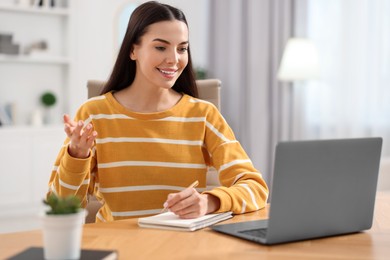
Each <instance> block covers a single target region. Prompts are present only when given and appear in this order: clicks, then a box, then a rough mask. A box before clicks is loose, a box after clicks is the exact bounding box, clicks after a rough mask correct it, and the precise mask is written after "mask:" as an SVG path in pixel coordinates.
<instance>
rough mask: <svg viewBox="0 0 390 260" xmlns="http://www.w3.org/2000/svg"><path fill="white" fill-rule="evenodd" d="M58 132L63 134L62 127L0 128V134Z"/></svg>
mask: <svg viewBox="0 0 390 260" xmlns="http://www.w3.org/2000/svg"><path fill="white" fill-rule="evenodd" d="M44 132H58V133H64V135H65V132H64V126H63V125H61V124H52V125H42V126H32V125H3V126H0V134H4V133H13V134H15V133H44Z"/></svg>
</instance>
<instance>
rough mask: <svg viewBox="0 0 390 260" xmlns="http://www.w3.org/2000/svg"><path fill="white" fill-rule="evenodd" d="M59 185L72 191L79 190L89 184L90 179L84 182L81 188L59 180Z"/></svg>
mask: <svg viewBox="0 0 390 260" xmlns="http://www.w3.org/2000/svg"><path fill="white" fill-rule="evenodd" d="M59 183H60V185H61V186H62V187H65V188H67V189H70V190H78V189H80V187H81V186H83V185H87V184H89V179H86V180H84V181H83V182H82V183H81V185H80V186H75V185H70V184H68V183H65V182H63V181H62V180H59Z"/></svg>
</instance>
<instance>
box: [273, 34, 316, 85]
mask: <svg viewBox="0 0 390 260" xmlns="http://www.w3.org/2000/svg"><path fill="white" fill-rule="evenodd" d="M318 77H319V62H318V51H317V48H316V46H315V45H314V44H313V43H312V42H311V41H310V40H308V39H303V38H291V39H289V40H288V41H287V44H286V48H285V49H284V53H283V57H282V62H281V64H280V67H279V71H278V79H279V80H281V81H296V80H308V79H316V78H318Z"/></svg>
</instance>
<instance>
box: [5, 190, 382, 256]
mask: <svg viewBox="0 0 390 260" xmlns="http://www.w3.org/2000/svg"><path fill="white" fill-rule="evenodd" d="M267 211H268V209H267V208H266V209H263V210H260V211H257V212H254V213H248V214H243V215H236V216H234V218H232V219H229V220H227V221H225V222H224V223H231V222H239V221H247V220H256V219H265V218H267ZM82 243H83V244H82V247H83V248H87V249H115V250H117V251H118V253H119V259H240V260H241V259H286V258H287V257H288V259H390V258H389V257H390V192H378V194H377V199H376V205H375V214H374V221H373V226H372V228H371V229H370V230H367V231H365V232H361V233H356V234H350V235H344V236H336V237H329V238H321V239H315V240H307V241H301V242H294V243H288V244H282V245H274V246H264V245H259V244H256V243H253V242H250V241H246V240H242V239H239V238H235V237H230V236H227V235H224V234H220V233H217V232H214V231H212V230H211V229H209V228H205V229H202V230H198V231H195V232H180V231H168V230H157V229H145V228H140V227H138V225H137V219H129V220H121V221H114V222H110V223H94V224H86V225H84V229H83V242H82ZM31 246H42V232H41V231H40V230H35V231H28V232H18V233H9V234H0V259H4V258H7V257H10V256H12V255H14V254H16V253H18V252H20V251H22V250H24V249H26V248H28V247H31Z"/></svg>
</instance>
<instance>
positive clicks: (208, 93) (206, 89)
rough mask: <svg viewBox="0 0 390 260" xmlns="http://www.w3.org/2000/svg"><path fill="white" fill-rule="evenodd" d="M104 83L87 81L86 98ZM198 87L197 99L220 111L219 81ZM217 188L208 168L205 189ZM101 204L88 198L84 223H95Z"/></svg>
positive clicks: (213, 173)
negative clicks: (207, 102) (210, 104)
mask: <svg viewBox="0 0 390 260" xmlns="http://www.w3.org/2000/svg"><path fill="white" fill-rule="evenodd" d="M105 83H106V82H105V81H101V80H88V81H87V88H88V98H91V97H95V96H98V95H99V94H100V92H101V91H102V89H103V87H104V84H105ZM196 85H197V86H198V92H199V98H200V99H203V100H206V101H209V102H211V103H213V104H214V105H215V106H216V107H217V108H218V109H221V81H220V80H219V79H200V80H197V81H196ZM215 186H219V180H218V172H217V171H216V170H215V169H214V168H213V167H210V168H209V170H208V172H207V188H208V189H211V188H212V187H215ZM101 206H102V204H101V203H100V202H99V201H98V200H97V199H96V197H95V196H88V205H87V212H88V215H87V217H86V219H85V222H86V223H93V222H95V217H96V214H97V212H98V210H99V209H100V208H101Z"/></svg>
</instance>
